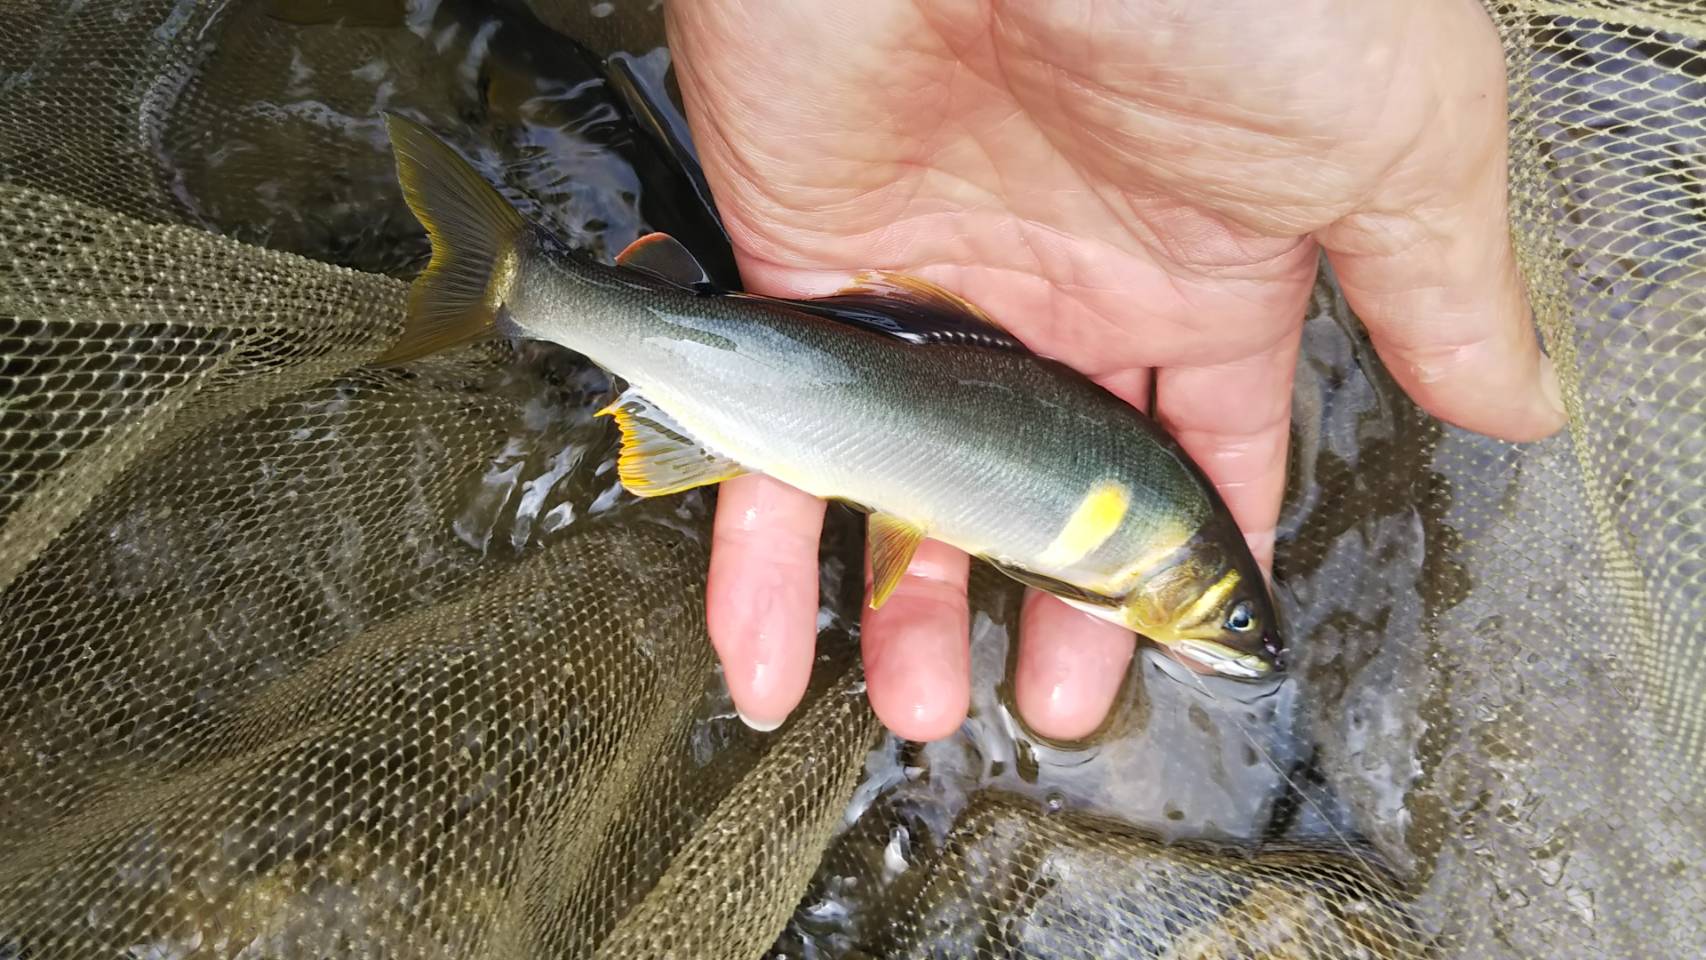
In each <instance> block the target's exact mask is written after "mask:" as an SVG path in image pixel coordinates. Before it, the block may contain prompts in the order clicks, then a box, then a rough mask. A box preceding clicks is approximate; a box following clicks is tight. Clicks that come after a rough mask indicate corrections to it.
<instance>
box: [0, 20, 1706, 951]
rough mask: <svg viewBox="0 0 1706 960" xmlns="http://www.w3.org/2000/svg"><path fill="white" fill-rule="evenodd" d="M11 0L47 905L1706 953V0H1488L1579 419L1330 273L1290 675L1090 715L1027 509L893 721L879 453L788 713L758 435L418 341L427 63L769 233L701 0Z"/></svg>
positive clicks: (1013, 945) (491, 928)
mask: <svg viewBox="0 0 1706 960" xmlns="http://www.w3.org/2000/svg"><path fill="white" fill-rule="evenodd" d="M0 9H3V11H4V12H3V14H0V691H3V692H4V695H3V696H0V957H19V958H24V957H31V958H36V957H109V956H132V957H144V956H146V957H178V956H185V957H188V956H204V955H205V956H328V955H370V956H406V957H439V956H443V957H471V956H489V957H524V956H552V957H562V956H591V955H598V956H606V957H625V956H647V957H655V956H679V957H693V958H702V957H753V956H760V955H766V954H768V955H772V956H779V957H781V956H786V957H873V956H893V957H907V956H978V957H991V958H997V957H999V958H1008V957H1080V956H1105V957H1114V956H1118V957H1171V958H1202V960H1208V958H1231V957H1298V958H1301V957H1319V958H1353V957H1357V958H1363V957H1381V958H1398V957H1404V958H1408V957H1420V956H1442V957H1536V956H1545V957H1626V956H1662V957H1677V958H1693V957H1699V956H1703V955H1706V870H1702V864H1706V800H1703V799H1702V798H1703V796H1706V782H1703V781H1706V774H1703V773H1702V771H1703V770H1706V658H1703V657H1701V656H1700V654H1701V653H1702V652H1703V651H1706V634H1703V633H1702V627H1701V622H1702V620H1703V619H1706V497H1703V495H1702V494H1703V484H1702V480H1703V479H1706V466H1703V464H1706V319H1703V318H1706V223H1703V218H1706V214H1703V212H1702V211H1703V210H1706V193H1703V192H1702V186H1701V184H1702V182H1703V174H1706V106H1702V104H1706V15H1702V13H1701V12H1700V9H1699V7H1698V5H1697V4H1694V3H1690V2H1680V0H1679V2H1649V3H1641V4H1623V3H1618V4H1611V3H1595V2H1579V3H1570V4H1563V3H1545V2H1517V3H1493V4H1490V5H1489V10H1490V12H1491V13H1492V15H1493V17H1494V20H1495V22H1496V23H1497V24H1498V27H1499V29H1500V32H1501V35H1502V37H1503V39H1504V44H1505V51H1506V55H1507V62H1508V64H1509V75H1510V78H1511V116H1512V124H1511V136H1510V143H1511V194H1512V204H1513V210H1512V216H1513V230H1514V235H1515V237H1516V239H1517V247H1518V252H1519V257H1520V259H1521V262H1522V266H1523V269H1524V273H1525V276H1526V278H1527V280H1528V283H1529V287H1530V292H1531V298H1532V300H1533V302H1534V305H1535V309H1536V317H1537V320H1538V323H1539V326H1540V329H1541V332H1542V334H1543V337H1544V340H1545V343H1546V346H1547V349H1548V350H1549V352H1550V353H1551V354H1552V356H1553V358H1554V360H1555V362H1556V363H1557V365H1558V369H1559V370H1560V373H1561V375H1562V379H1563V381H1564V394H1565V399H1566V403H1567V406H1568V408H1569V410H1570V414H1571V428H1570V430H1569V432H1568V433H1567V434H1565V435H1561V436H1559V437H1557V438H1554V439H1552V440H1550V441H1547V442H1545V443H1540V444H1534V445H1528V446H1522V447H1518V446H1513V445H1509V444H1503V443H1500V442H1497V441H1492V440H1489V439H1487V438H1484V437H1478V436H1474V435H1471V434H1468V433H1465V432H1463V431H1459V430H1456V429H1453V428H1450V427H1446V426H1443V425H1441V424H1439V423H1437V422H1436V421H1434V420H1432V419H1430V418H1428V417H1426V416H1425V415H1423V414H1421V413H1420V412H1418V411H1417V410H1416V409H1415V408H1414V407H1413V406H1412V405H1411V404H1410V403H1409V402H1408V400H1406V399H1405V398H1404V397H1403V395H1402V393H1401V392H1400V391H1398V390H1397V389H1395V388H1394V386H1393V385H1392V383H1391V382H1390V381H1389V380H1388V378H1387V377H1386V376H1385V374H1384V372H1383V371H1382V370H1381V368H1380V366H1379V364H1378V362H1377V361H1376V360H1375V359H1374V358H1373V354H1372V351H1371V349H1370V348H1369V346H1368V344H1367V341H1366V338H1365V337H1364V336H1363V334H1362V331H1361V329H1360V327H1359V326H1358V324H1357V322H1356V320H1355V318H1354V317H1353V316H1352V315H1351V313H1350V311H1349V310H1348V309H1347V308H1346V306H1345V304H1344V302H1343V300H1342V298H1341V297H1340V296H1339V295H1338V294H1337V292H1336V289H1335V287H1334V285H1333V283H1332V278H1331V277H1330V276H1324V278H1323V280H1322V282H1321V284H1320V285H1319V287H1318V289H1317V291H1316V296H1315V300H1314V304H1313V308H1312V310H1311V314H1310V317H1309V320H1308V322H1307V326H1306V330H1305V344H1304V358H1303V361H1302V365H1301V367H1300V371H1299V377H1298V381H1297V387H1296V394H1295V402H1294V410H1295V413H1294V443H1293V456H1292V467H1291V469H1292V476H1291V483H1290V485H1289V489H1290V494H1289V497H1288V500H1287V503H1286V506H1285V512H1284V515H1283V516H1282V519H1281V530H1280V537H1279V540H1280V543H1279V554H1278V559H1277V564H1276V578H1277V580H1278V582H1279V584H1280V588H1281V597H1280V600H1281V602H1282V604H1283V605H1284V606H1285V607H1286V610H1285V614H1286V618H1287V621H1288V622H1289V623H1290V624H1292V625H1294V632H1295V633H1296V635H1297V636H1298V637H1300V638H1301V640H1302V642H1301V643H1300V644H1299V662H1298V666H1297V669H1296V672H1295V675H1294V677H1293V679H1292V680H1290V681H1288V683H1287V684H1286V685H1285V686H1284V687H1282V689H1281V691H1280V692H1279V693H1278V694H1276V695H1274V696H1270V697H1264V698H1259V699H1254V700H1244V699H1240V697H1241V696H1242V694H1240V693H1239V692H1238V691H1237V690H1236V689H1234V688H1232V687H1200V688H1199V687H1195V686H1187V685H1185V684H1181V683H1178V682H1176V681H1175V680H1174V679H1173V678H1172V676H1171V674H1170V673H1169V672H1168V668H1167V665H1166V663H1165V662H1164V661H1162V660H1160V659H1157V658H1154V657H1151V656H1148V655H1144V656H1143V657H1140V659H1139V661H1138V662H1137V668H1136V669H1134V670H1133V671H1132V676H1131V679H1130V682H1129V683H1128V688H1127V690H1126V691H1125V694H1124V696H1123V697H1122V700H1121V702H1120V704H1119V706H1118V707H1117V708H1116V713H1115V717H1114V719H1113V720H1112V721H1110V724H1109V726H1108V728H1107V729H1105V730H1104V731H1103V732H1102V733H1101V734H1100V735H1099V736H1098V737H1097V738H1096V739H1095V740H1093V741H1092V742H1090V743H1087V744H1071V745H1066V744H1055V743H1050V742H1048V741H1045V740H1042V739H1040V738H1038V737H1036V736H1034V735H1033V734H1031V733H1030V732H1028V731H1027V730H1026V729H1025V728H1024V727H1023V725H1022V723H1020V722H1019V721H1018V720H1017V718H1016V715H1015V714H1014V712H1013V709H1012V707H1011V696H1010V690H1009V689H1008V684H1007V676H1008V672H1009V669H1010V663H1011V659H1012V640H1013V634H1014V630H1015V627H1016V623H1017V608H1018V593H1017V588H1016V587H1015V586H1014V585H1013V584H1011V583H1009V582H1007V581H1005V580H1004V579H1002V578H1000V577H999V576H996V575H993V574H990V573H989V572H988V571H984V570H979V571H978V573H977V575H976V577H975V579H974V588H975V589H974V636H973V642H974V672H975V678H974V679H975V684H974V687H975V693H974V709H973V713H972V716H971V718H970V719H969V720H968V721H967V723H966V725H965V727H964V728H963V729H962V731H961V732H960V734H959V735H957V736H956V737H954V738H950V739H948V740H945V741H942V742H939V743H933V744H929V745H919V744H910V743H902V742H897V741H895V740H894V739H893V738H892V737H889V736H887V735H884V734H882V733H881V732H880V731H879V730H878V727H877V724H876V722H875V721H874V719H873V718H872V717H871V715H870V711H869V708H868V706H867V705H866V703H865V701H864V698H863V690H862V687H861V686H860V678H859V674H858V671H857V667H856V664H857V659H858V656H857V650H856V642H855V641H854V640H853V639H852V637H851V633H852V626H853V625H854V624H856V622H857V613H858V611H857V606H858V602H859V594H860V588H861V583H860V580H859V576H858V573H859V570H860V557H859V549H860V542H859V537H858V531H857V524H856V523H854V522H853V521H852V519H851V518H850V517H848V516H846V515H842V514H835V515H834V517H833V518H832V531H831V532H832V534H833V535H832V536H831V537H829V539H828V541H827V543H826V546H825V549H824V554H823V568H822V575H823V583H824V585H825V587H826V589H825V604H824V609H823V612H822V616H821V618H820V623H821V625H822V627H823V637H822V641H821V643H820V650H821V651H822V653H821V656H820V661H819V663H818V665H817V669H816V671H815V679H814V685H813V688H812V691H811V692H810V693H809V694H808V698H807V700H806V702H805V704H803V705H802V707H801V709H800V711H799V712H798V713H797V714H796V716H795V717H794V719H792V720H791V721H790V722H789V724H788V725H786V726H785V727H783V728H782V729H781V730H779V731H776V732H775V733H771V734H759V733H755V732H753V731H750V730H748V729H747V728H746V727H745V726H744V725H743V724H741V723H740V721H739V720H738V719H737V718H736V717H735V716H734V715H733V712H732V707H731V706H730V704H729V702H728V699H727V695H726V691H725V690H724V689H723V687H722V685H721V681H720V678H719V676H718V674H717V671H716V667H715V661H714V658H713V657H712V654H711V651H710V647H709V645H708V643H707V641H706V639H705V636H704V627H703V600H702V595H703V588H704V576H705V552H704V551H705V544H706V542H707V531H708V522H709V516H710V514H709V511H708V504H709V502H710V501H709V496H708V495H706V494H703V493H698V494H692V495H687V496H683V497H679V498H670V499H667V500H663V501H657V502H651V501H646V502H640V501H635V500H633V499H632V498H630V497H627V496H626V495H625V494H623V493H622V492H621V491H620V489H619V488H618V486H617V484H616V480H615V476H614V470H613V459H614V457H613V454H614V445H613V438H612V437H611V436H610V435H609V427H608V425H607V424H606V423H605V422H604V421H602V420H595V419H594V418H593V417H592V415H591V412H592V411H593V410H595V409H597V407H598V406H599V405H601V404H602V402H604V401H605V400H607V399H608V394H609V388H610V384H609V382H608V380H607V378H605V376H604V375H603V374H602V373H600V372H599V371H598V370H596V369H595V368H591V367H589V366H588V365H586V364H585V363H584V362H583V361H582V360H581V359H580V358H578V357H576V356H574V355H572V354H569V353H567V352H565V351H562V350H559V349H557V348H555V347H551V346H549V345H527V346H512V345H508V344H494V345H486V346H481V347H477V348H467V349H463V350H460V351H457V352H455V353H452V354H449V355H445V356H440V357H435V358H432V359H430V360H425V361H421V362H419V363H416V364H413V365H411V366H409V367H407V368H404V369H400V370H378V369H373V368H370V367H369V366H367V365H366V363H367V361H368V360H370V359H371V358H372V357H374V356H376V355H377V354H378V353H379V352H380V351H381V350H383V348H384V347H385V346H386V345H387V343H388V342H389V341H390V339H391V338H392V337H393V336H394V335H395V333H396V331H397V330H398V329H399V327H400V324H401V311H402V305H403V297H404V291H405V290H406V287H405V285H404V281H405V280H406V278H407V277H408V276H410V275H412V273H413V272H414V270H416V269H418V267H419V266H420V265H421V263H422V261H423V258H424V255H425V252H426V246H425V243H424V240H423V237H422V236H421V234H420V231H419V228H418V225H416V224H415V223H414V221H413V219H412V217H410V216H409V215H408V212H407V209H406V208H405V207H404V206H403V205H402V203H401V198H400V196H399V194H398V191H397V189H396V185H395V182H394V179H393V177H392V173H391V167H390V163H391V161H390V157H389V154H388V151H387V150H386V148H385V143H384V139H383V134H382V127H381V126H380V123H379V120H378V117H377V111H378V110H380V109H395V110H401V111H403V112H406V113H409V114H411V115H413V116H417V117H419V118H421V119H423V120H425V121H426V122H428V123H430V124H432V125H433V126H435V128H437V129H440V130H443V131H445V132H447V133H449V134H451V135H452V136H454V137H456V138H457V143H458V146H460V147H462V148H463V149H464V150H465V151H466V152H467V153H468V155H470V156H471V157H473V158H474V159H475V160H476V162H477V163H478V164H480V165H481V166H482V169H483V170H484V171H485V172H486V173H487V174H488V175H489V177H490V179H492V180H494V181H495V182H498V183H500V184H502V186H503V189H504V191H505V193H506V195H508V196H509V197H510V198H511V199H512V200H514V201H515V202H517V203H518V204H519V205H522V206H523V207H524V208H525V209H527V210H528V211H529V212H530V213H532V214H534V215H535V216H538V217H540V218H541V219H544V220H546V221H547V222H549V223H551V224H552V225H553V226H554V227H556V228H557V229H558V230H560V231H561V232H562V233H563V235H564V236H565V237H567V238H569V239H570V241H571V242H573V243H575V244H576V245H577V246H580V247H582V248H583V249H585V250H587V251H589V252H591V253H592V254H594V255H598V256H605V257H608V256H609V255H610V253H611V252H613V251H614V250H617V249H620V248H621V247H622V246H624V245H625V244H626V243H627V242H628V241H629V240H631V239H633V238H634V237H635V236H638V235H639V234H640V233H641V232H644V231H646V230H650V229H654V228H657V229H668V230H670V231H671V232H673V233H678V234H681V235H683V236H685V237H686V238H687V239H689V240H690V241H695V242H694V243H693V245H695V246H696V248H700V249H705V248H708V247H714V246H715V244H716V243H717V242H718V235H717V234H716V233H715V230H714V226H711V225H707V222H706V220H705V219H704V218H705V214H704V211H703V210H702V209H700V208H696V207H695V205H694V201H693V198H692V194H691V191H690V189H689V188H688V187H687V186H685V184H686V181H685V180H683V179H682V178H681V177H680V175H679V171H678V170H676V169H675V168H674V167H673V166H672V162H671V159H670V157H669V156H668V155H667V153H666V151H664V150H662V149H661V148H660V146H659V144H658V143H657V142H655V141H653V140H649V139H648V138H647V136H646V134H645V132H644V125H643V124H642V123H640V122H639V121H638V120H637V119H636V117H635V116H634V114H633V112H632V110H631V109H629V106H628V105H627V104H626V103H625V101H624V100H622V99H621V98H620V97H618V96H616V95H615V94H613V92H612V90H611V87H610V85H609V84H608V83H607V82H606V81H605V80H604V78H603V73H602V70H603V68H602V67H601V66H600V65H599V57H600V56H601V55H604V54H610V53H618V52H620V53H625V54H629V55H631V57H630V59H629V60H628V61H627V62H628V63H630V64H637V65H638V67H639V69H641V70H642V71H646V70H649V71H652V72H653V74H654V75H657V74H658V71H660V70H661V68H662V66H663V65H664V64H665V63H666V59H665V58H664V57H663V55H662V54H661V52H660V51H657V50H655V49H654V48H655V47H656V45H657V44H658V43H659V42H660V39H661V31H660V29H659V27H658V11H657V10H654V9H651V8H650V7H649V6H648V5H645V4H634V5H631V6H622V7H620V8H618V7H617V6H614V5H612V4H606V3H598V4H589V5H584V6H582V5H570V4H558V3H548V2H544V0H540V2H536V3H532V4H529V5H521V4H506V5H497V6H494V7H491V8H489V9H488V8H482V7H478V6H475V5H473V4H466V3H457V2H451V0H441V2H438V3H429V4H396V3H390V2H383V0H360V2H350V3H336V4H333V3H323V2H301V0H264V2H244V3H223V2H222V3H205V4H198V3H190V2H184V3H168V2H161V0H144V2H140V3H128V2H125V3H121V2H117V0H88V2H79V3H61V2H50V0H4V3H3V4H0ZM565 34H571V35H573V37H574V40H576V41H578V43H573V42H571V41H570V39H569V37H568V36H566V35H565ZM718 255H719V256H722V257H726V255H727V254H726V250H722V251H719V252H718Z"/></svg>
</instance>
